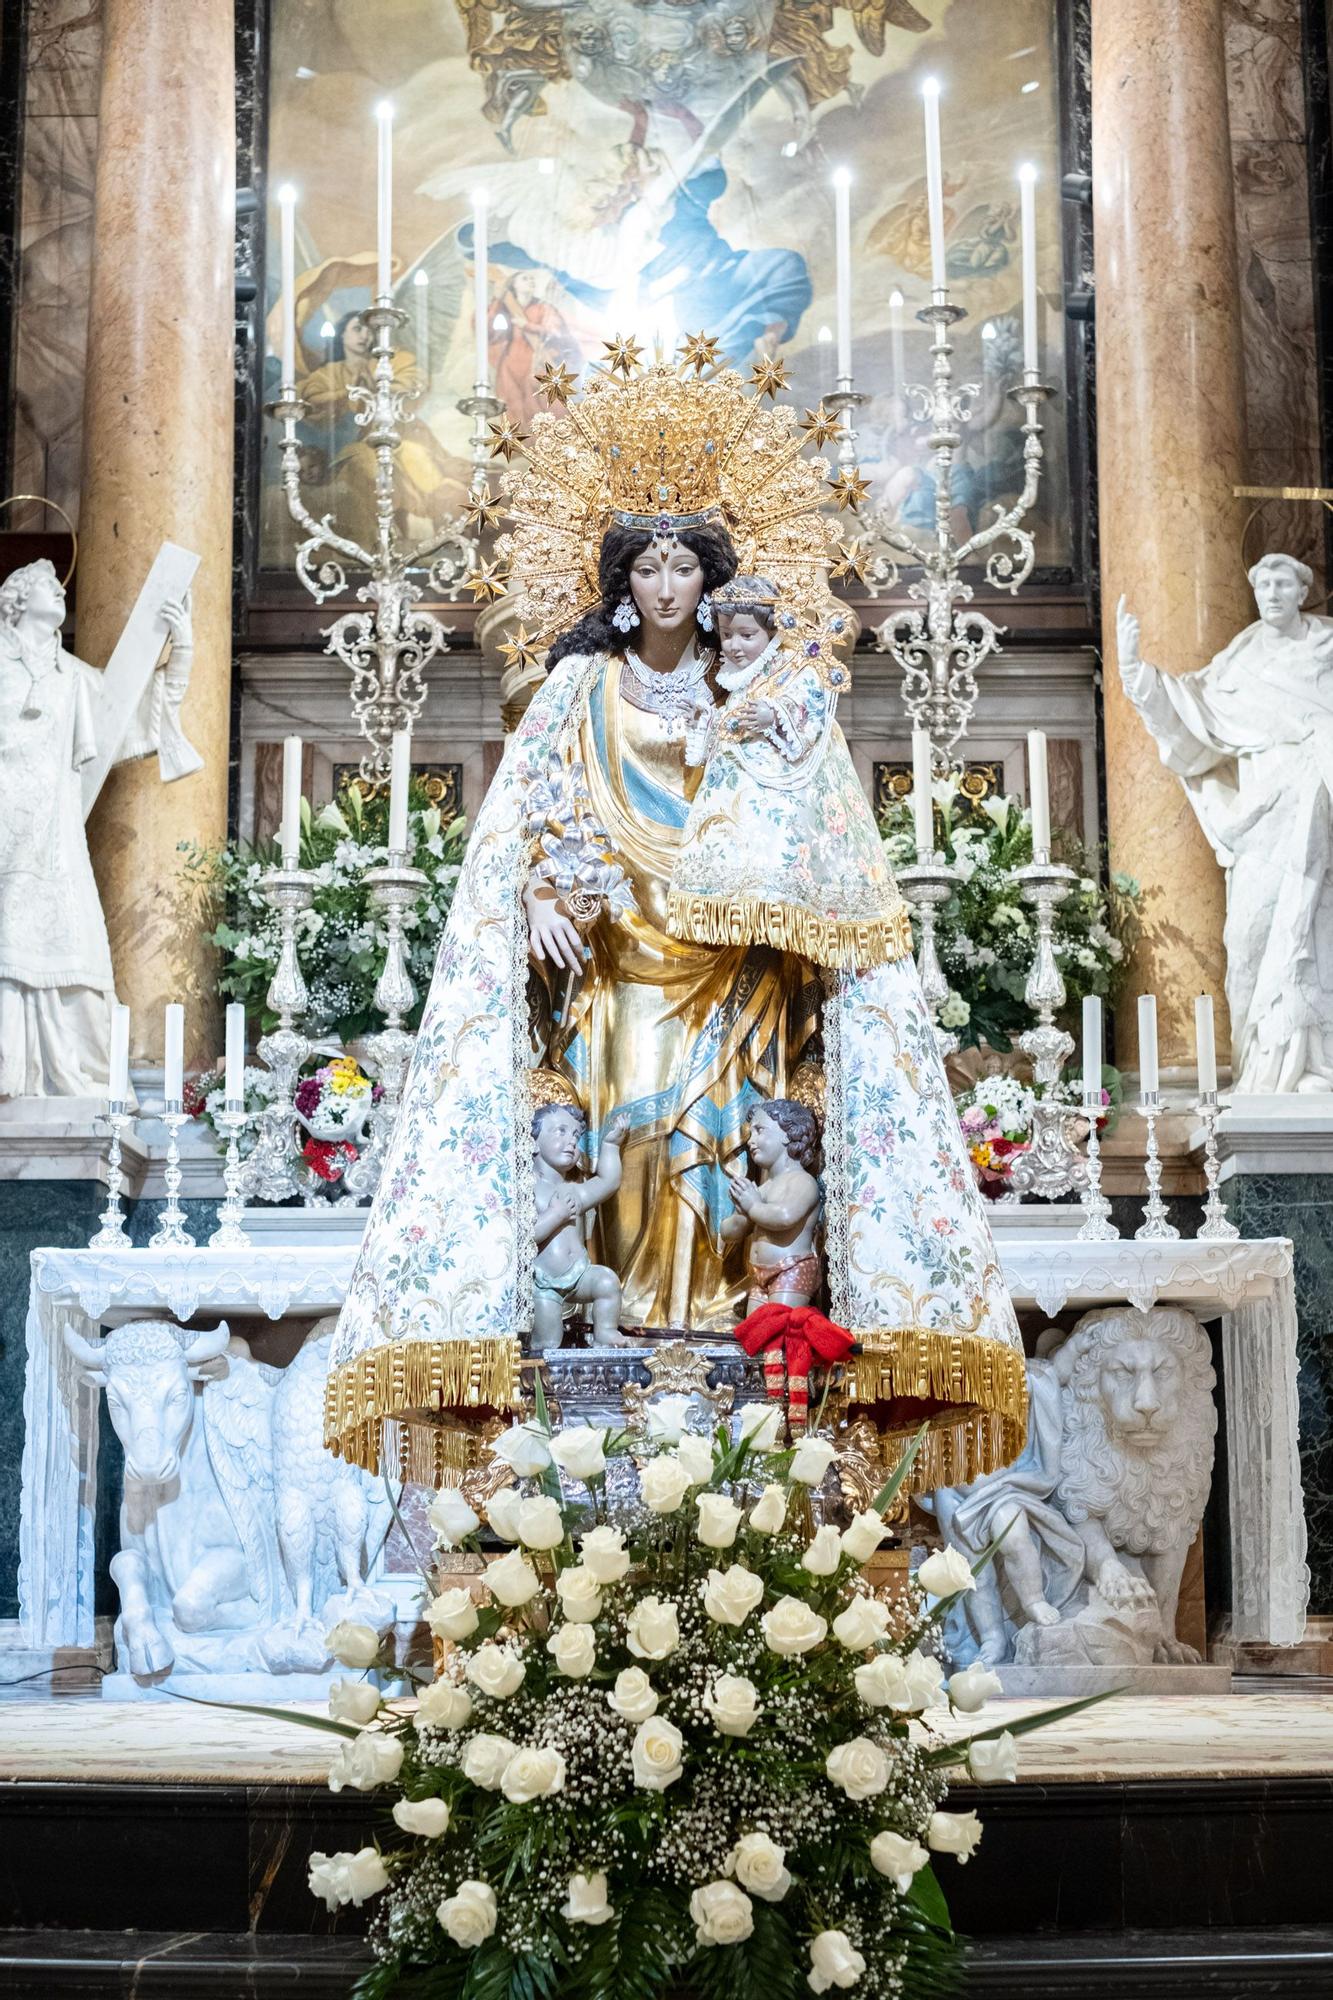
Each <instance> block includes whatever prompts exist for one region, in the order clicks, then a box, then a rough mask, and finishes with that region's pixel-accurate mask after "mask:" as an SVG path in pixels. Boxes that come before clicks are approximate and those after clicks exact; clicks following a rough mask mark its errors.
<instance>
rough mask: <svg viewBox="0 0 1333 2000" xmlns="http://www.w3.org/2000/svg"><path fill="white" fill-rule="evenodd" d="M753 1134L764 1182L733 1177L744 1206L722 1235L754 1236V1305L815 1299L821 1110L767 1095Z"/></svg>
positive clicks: (733, 1238)
mask: <svg viewBox="0 0 1333 2000" xmlns="http://www.w3.org/2000/svg"><path fill="white" fill-rule="evenodd" d="M745 1137H746V1145H747V1147H748V1149H749V1154H750V1158H751V1160H752V1161H753V1162H754V1164H755V1166H756V1167H758V1169H759V1184H758V1186H756V1185H755V1183H754V1182H753V1181H751V1180H747V1179H745V1178H743V1177H742V1176H741V1175H739V1174H735V1175H731V1176H730V1177H729V1181H728V1185H729V1186H730V1189H731V1199H732V1201H733V1202H734V1203H735V1205H736V1213H735V1214H734V1215H729V1216H728V1217H727V1219H726V1221H725V1222H724V1223H723V1224H722V1231H721V1234H722V1239H723V1241H724V1242H726V1243H737V1242H739V1241H741V1239H742V1238H744V1237H747V1236H748V1237H749V1239H750V1241H749V1245H748V1250H749V1267H750V1296H749V1300H748V1302H747V1306H746V1310H747V1311H748V1312H755V1311H757V1310H758V1308H759V1307H760V1306H763V1305H780V1306H808V1305H809V1304H810V1301H811V1300H812V1299H813V1298H814V1296H815V1293H816V1292H817V1291H818V1290H819V1281H820V1275H821V1273H820V1262H819V1257H818V1255H817V1253H816V1250H815V1230H816V1225H817V1223H818V1220H819V1201H820V1195H819V1182H818V1181H817V1180H816V1179H815V1174H814V1168H815V1162H816V1160H817V1158H818V1155H819V1127H818V1125H817V1124H816V1122H815V1115H814V1113H813V1111H811V1110H810V1109H809V1108H808V1107H807V1106H806V1105H804V1104H797V1103H795V1102H794V1100H793V1099H791V1098H789V1097H775V1098H772V1099H770V1100H767V1101H762V1102H759V1103H757V1104H756V1105H755V1107H754V1109H753V1110H752V1111H751V1113H750V1117H749V1122H748V1125H747V1128H746V1135H745Z"/></svg>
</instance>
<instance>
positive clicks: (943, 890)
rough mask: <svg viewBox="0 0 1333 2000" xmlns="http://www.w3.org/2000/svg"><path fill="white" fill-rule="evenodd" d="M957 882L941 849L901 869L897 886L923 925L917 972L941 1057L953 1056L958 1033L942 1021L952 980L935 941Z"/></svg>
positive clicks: (917, 957) (917, 958)
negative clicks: (941, 914)
mask: <svg viewBox="0 0 1333 2000" xmlns="http://www.w3.org/2000/svg"><path fill="white" fill-rule="evenodd" d="M957 881H958V871H957V869H956V868H954V867H953V866H952V865H951V863H949V862H947V861H946V860H945V858H944V856H943V855H942V854H941V853H939V851H938V850H936V851H934V852H932V853H931V855H930V856H929V858H928V859H927V860H925V861H915V862H913V864H912V866H911V867H910V868H900V869H899V870H898V887H899V888H900V889H901V890H902V892H903V894H904V895H905V896H906V897H907V899H908V901H909V902H910V903H911V904H912V905H913V906H914V907H915V910H916V914H917V917H918V920H919V921H920V924H921V944H920V947H919V949H918V951H917V955H916V965H917V972H918V973H919V975H920V978H921V991H922V994H923V995H924V997H925V1002H926V1007H927V1009H928V1010H929V1013H930V1017H931V1019H932V1021H933V1022H934V1023H935V1040H936V1044H937V1045H938V1048H939V1052H940V1056H941V1058H943V1057H945V1056H951V1055H952V1054H953V1052H954V1050H955V1049H956V1048H957V1047H958V1037H957V1035H954V1034H951V1033H950V1032H949V1030H948V1029H947V1028H942V1027H941V1026H940V1024H939V1009H940V1008H941V1007H942V1006H943V1005H944V1003H945V1001H946V1000H947V999H948V997H949V981H948V978H947V976H946V974H945V971H944V967H943V966H942V965H941V964H940V955H939V950H938V948H937V946H936V943H935V923H936V916H937V912H938V911H940V910H941V909H943V907H944V905H945V904H946V903H947V902H948V900H949V898H950V896H952V894H953V892H954V888H955V886H956V884H957Z"/></svg>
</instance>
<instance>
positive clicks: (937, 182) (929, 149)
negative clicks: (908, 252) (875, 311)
mask: <svg viewBox="0 0 1333 2000" xmlns="http://www.w3.org/2000/svg"><path fill="white" fill-rule="evenodd" d="M921 100H922V103H923V104H924V106H925V111H926V205H927V208H928V210H929V213H930V283H931V289H932V290H933V291H936V292H943V291H947V289H948V282H949V281H948V276H947V273H946V272H945V268H944V170H943V167H942V166H941V163H940V86H939V79H938V78H937V77H933V76H928V77H927V78H926V80H925V82H924V83H923V84H922V86H921Z"/></svg>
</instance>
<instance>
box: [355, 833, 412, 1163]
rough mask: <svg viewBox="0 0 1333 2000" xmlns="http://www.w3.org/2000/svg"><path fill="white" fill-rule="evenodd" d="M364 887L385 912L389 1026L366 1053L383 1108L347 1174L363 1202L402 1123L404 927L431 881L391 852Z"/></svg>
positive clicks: (406, 991)
mask: <svg viewBox="0 0 1333 2000" xmlns="http://www.w3.org/2000/svg"><path fill="white" fill-rule="evenodd" d="M365 883H366V887H367V889H368V891H369V893H370V901H371V904H372V906H373V907H374V908H375V909H377V910H383V912H384V921H385V927H386V929H387V930H388V940H387V942H386V944H385V948H384V969H383V970H382V972H381V973H380V976H379V980H378V982H377V984H376V987H375V1005H376V1006H377V1007H378V1008H379V1010H380V1012H381V1013H382V1014H383V1016H384V1026H383V1028H382V1029H381V1030H380V1032H379V1033H378V1034H377V1035H372V1036H371V1037H370V1039H369V1041H368V1042H367V1043H366V1054H367V1056H368V1058H369V1061H370V1065H371V1070H372V1074H373V1075H374V1076H375V1077H376V1079H377V1081H378V1083H379V1085H380V1090H381V1096H380V1101H379V1103H378V1104H376V1105H373V1106H372V1107H371V1112H370V1137H369V1139H368V1140H367V1142H366V1144H365V1145H364V1146H363V1147H362V1149H361V1152H360V1154H359V1155H358V1157H357V1158H356V1159H355V1160H353V1161H352V1163H351V1165H350V1166H349V1167H348V1169H347V1172H346V1173H345V1174H344V1175H343V1184H344V1186H345V1187H346V1189H347V1191H348V1193H349V1194H354V1195H357V1196H358V1197H366V1196H370V1195H373V1194H374V1192H375V1190H376V1188H377V1187H378V1186H379V1182H380V1175H381V1174H382V1173H383V1171H384V1162H385V1160H386V1159H387V1158H388V1156H389V1144H390V1141H391V1139H392V1138H393V1129H394V1126H395V1125H396V1124H397V1122H398V1112H399V1109H400V1107H401V1104H402V1096H403V1083H404V1081H405V1079H406V1077H407V1069H408V1064H409V1063H410V1062H411V1060H412V1050H413V1047H414V1046H415V1044H416V1036H415V1035H412V1034H409V1033H408V1031H407V1029H406V1028H404V1026H403V1022H404V1020H405V1019H406V1017H407V1015H408V1014H409V1012H410V1011H411V1008H412V1003H413V1001H414V1000H415V999H416V997H417V996H416V988H415V987H414V986H413V984H412V979H411V975H410V974H409V972H408V970H407V953H406V949H405V947H404V944H403V923H404V920H405V918H406V916H407V913H408V911H409V910H410V909H411V908H412V906H413V905H414V904H415V902H416V901H417V898H418V897H419V896H420V895H421V892H422V890H423V889H424V888H425V887H426V877H425V875H424V874H423V873H422V871H421V869H419V868H412V867H410V866H409V865H408V859H407V855H406V854H405V853H403V852H402V851H401V850H397V849H395V850H391V851H390V854H389V858H388V861H387V862H386V864H385V866H384V867H383V868H368V869H367V870H366V874H365Z"/></svg>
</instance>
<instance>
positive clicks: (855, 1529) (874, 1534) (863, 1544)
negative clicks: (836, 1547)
mask: <svg viewBox="0 0 1333 2000" xmlns="http://www.w3.org/2000/svg"><path fill="white" fill-rule="evenodd" d="M888 1532H889V1531H888V1529H887V1528H886V1527H885V1525H884V1521H883V1518H882V1516H881V1515H879V1514H877V1513H876V1512H875V1510H874V1508H873V1507H866V1508H865V1509H863V1511H862V1512H861V1513H859V1514H853V1516H852V1518H851V1520H850V1521H849V1522H848V1523H847V1526H846V1527H845V1528H844V1529H843V1531H842V1552H843V1554H844V1555H847V1556H850V1557H851V1559H852V1561H853V1562H856V1563H863V1562H869V1561H870V1558H871V1556H873V1555H874V1553H875V1550H876V1549H877V1548H878V1547H879V1545H880V1543H881V1542H882V1541H883V1540H884V1537H885V1535H887V1534H888Z"/></svg>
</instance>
